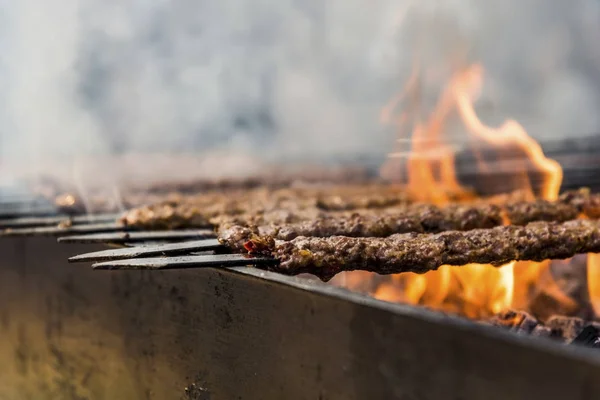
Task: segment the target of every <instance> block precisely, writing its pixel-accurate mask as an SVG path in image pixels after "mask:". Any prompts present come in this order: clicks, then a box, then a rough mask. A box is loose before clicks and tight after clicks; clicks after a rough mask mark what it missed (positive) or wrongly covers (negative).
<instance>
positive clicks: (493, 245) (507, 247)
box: [244, 220, 600, 281]
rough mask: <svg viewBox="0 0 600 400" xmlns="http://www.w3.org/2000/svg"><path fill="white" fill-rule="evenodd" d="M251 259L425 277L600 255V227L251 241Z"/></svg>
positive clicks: (291, 267)
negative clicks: (450, 268)
mask: <svg viewBox="0 0 600 400" xmlns="http://www.w3.org/2000/svg"><path fill="white" fill-rule="evenodd" d="M244 248H245V250H246V251H247V252H248V253H249V254H251V255H268V256H271V257H274V258H276V259H278V260H279V264H277V265H275V266H271V267H268V269H270V270H273V271H276V272H280V273H284V274H288V275H296V274H301V273H310V274H313V275H316V276H318V277H319V278H321V279H322V280H325V281H326V280H329V279H331V278H332V277H333V276H334V275H336V274H338V273H340V272H343V271H353V270H364V271H372V272H376V273H378V274H397V273H401V272H416V273H425V272H427V271H431V270H435V269H437V268H439V267H440V266H442V265H465V264H470V263H478V264H491V265H495V266H500V265H503V264H506V263H508V262H511V261H543V260H547V259H565V258H569V257H572V256H574V255H576V254H581V253H595V252H600V221H598V220H574V221H567V222H563V223H557V222H546V221H543V222H533V223H531V224H528V225H526V226H515V225H510V226H499V227H496V228H492V229H474V230H471V231H466V232H461V231H448V232H442V233H438V234H422V233H405V234H395V235H391V236H388V237H385V238H373V237H369V238H352V237H347V236H330V237H325V238H318V237H303V236H302V237H297V238H295V239H293V240H290V241H281V240H275V239H273V238H272V237H270V236H265V237H254V238H252V239H250V240H249V241H247V242H246V243H245V244H244Z"/></svg>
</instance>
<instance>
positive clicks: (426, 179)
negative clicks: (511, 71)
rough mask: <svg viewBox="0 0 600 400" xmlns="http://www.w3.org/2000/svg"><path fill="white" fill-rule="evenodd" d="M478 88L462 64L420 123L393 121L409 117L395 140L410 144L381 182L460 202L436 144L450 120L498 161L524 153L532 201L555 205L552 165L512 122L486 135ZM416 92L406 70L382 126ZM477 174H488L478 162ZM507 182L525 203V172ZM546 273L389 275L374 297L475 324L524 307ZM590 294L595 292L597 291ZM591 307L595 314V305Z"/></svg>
mask: <svg viewBox="0 0 600 400" xmlns="http://www.w3.org/2000/svg"><path fill="white" fill-rule="evenodd" d="M482 82H483V68H482V67H481V66H480V65H477V64H474V65H470V66H468V67H467V68H464V69H461V70H460V71H458V72H456V73H455V74H454V75H453V76H452V77H451V78H450V80H449V82H448V83H447V85H446V86H445V88H444V89H443V91H442V93H441V95H440V97H439V99H438V101H437V104H436V105H435V107H434V108H433V112H431V113H430V114H429V116H428V117H427V118H426V119H423V120H421V119H420V118H419V116H418V114H419V113H415V112H414V110H412V111H413V112H410V110H409V112H405V113H403V114H401V115H400V117H398V118H397V119H395V120H394V122H396V123H397V124H398V126H399V127H402V126H404V125H405V124H406V123H407V121H409V119H410V118H409V114H410V116H411V117H412V118H413V121H412V127H411V131H410V132H411V134H410V138H404V137H400V138H399V143H407V142H408V141H410V144H411V151H410V152H408V153H406V152H394V153H392V154H390V159H389V161H388V162H387V163H386V164H385V165H384V166H383V167H382V174H385V175H387V176H388V177H390V176H393V175H395V176H394V178H395V179H397V180H402V181H403V182H404V183H405V184H406V188H407V190H408V191H409V192H410V193H411V194H412V195H413V196H414V197H415V198H416V199H418V200H419V201H423V202H430V203H434V204H439V205H443V204H446V203H448V202H449V201H451V200H453V199H456V198H457V196H458V198H459V199H464V198H465V197H466V198H468V197H469V196H468V194H469V191H468V190H467V189H466V188H464V187H463V186H462V185H461V184H460V183H459V181H458V178H457V174H456V170H455V159H454V151H455V150H454V148H453V147H452V146H451V145H449V144H448V143H446V142H445V141H444V140H445V137H444V133H445V130H446V128H447V123H448V120H449V119H450V118H451V117H452V116H456V115H457V116H458V117H459V120H460V121H461V122H462V124H463V126H464V131H465V132H466V133H468V136H467V138H468V139H469V140H470V141H480V142H481V141H483V142H484V143H487V144H488V145H492V146H493V148H494V149H495V150H496V149H497V151H498V156H499V157H501V154H502V153H503V151H506V150H510V151H519V152H520V153H522V154H524V155H525V156H526V159H527V160H528V163H529V164H530V165H532V166H533V168H532V169H533V170H534V171H535V172H536V173H537V174H539V175H541V178H542V183H541V185H540V187H539V188H538V190H537V192H538V193H537V196H536V197H540V198H543V199H547V200H554V199H556V198H557V197H558V194H559V189H560V186H561V183H562V177H563V173H562V168H561V166H560V164H558V163H557V162H556V161H554V160H551V159H549V158H547V157H545V155H544V153H543V151H542V148H541V146H540V145H539V144H538V143H537V142H536V141H535V140H534V139H533V138H531V137H530V136H529V135H528V134H527V132H526V131H525V129H524V128H523V127H522V126H521V125H520V124H519V123H517V122H516V121H513V120H508V121H506V122H505V123H504V124H502V125H501V126H500V127H498V128H492V127H489V126H487V125H485V124H484V123H483V122H482V121H481V120H480V119H479V117H478V116H477V113H476V112H475V108H474V102H475V100H476V99H477V97H478V96H479V93H480V91H481V88H482ZM418 86H419V85H418V74H417V72H416V71H413V74H412V76H411V78H410V80H409V83H408V85H407V88H406V90H405V91H404V92H403V93H402V94H401V95H400V96H399V97H397V98H396V99H394V101H393V103H391V104H390V105H389V106H388V107H386V108H385V109H384V112H383V113H382V116H383V118H384V120H386V121H391V120H393V117H392V115H393V109H394V108H396V107H397V105H398V104H399V103H400V101H402V100H403V98H405V97H407V96H410V94H411V92H412V94H413V96H412V97H418V94H415V91H417V92H418V90H417V88H418ZM412 114H415V115H412ZM403 168H405V169H403ZM479 168H481V169H482V170H483V169H486V168H490V167H489V166H488V165H486V162H485V160H483V159H481V158H480V159H479ZM515 175H518V176H516V179H514V180H511V184H512V186H513V187H512V188H511V189H512V190H514V191H517V190H518V191H523V192H526V193H528V194H529V195H528V197H530V198H533V197H534V196H535V190H534V188H533V187H532V186H531V183H530V180H529V177H528V173H527V170H526V169H525V168H522V171H518V174H515ZM507 222H508V221H507ZM590 260H594V262H595V264H594V265H595V266H596V267H595V268H590V274H595V276H594V277H592V279H590V280H591V281H595V282H600V279H597V278H600V258H598V259H596V258H595V257H591V258H590ZM548 268H549V263H548V262H545V263H534V262H519V263H516V262H512V263H509V264H506V265H504V266H502V267H500V268H496V267H493V266H490V265H480V264H469V265H463V266H443V267H441V268H440V269H439V270H437V271H432V272H429V273H427V274H424V275H418V274H412V273H407V274H399V275H394V276H391V277H390V278H389V279H388V280H387V281H386V282H384V283H381V284H379V285H377V288H376V290H375V291H374V296H375V297H377V298H379V299H381V300H387V301H394V302H405V303H409V304H419V305H424V306H427V307H432V308H436V309H440V310H444V311H448V312H455V313H460V314H463V315H466V316H469V317H472V318H482V317H485V316H489V315H491V314H496V313H499V312H501V311H504V310H506V309H508V308H510V307H511V306H513V305H515V304H517V303H527V300H528V297H529V295H530V293H531V292H532V290H533V289H532V288H534V287H535V285H536V283H537V281H538V279H539V278H540V276H541V275H542V274H543V273H545V272H547V271H548ZM363 278H364V276H363ZM549 286H552V285H549ZM597 291H598V293H600V284H598V288H597ZM599 299H600V297H599ZM567 300H568V299H567ZM565 301H566V300H565ZM595 306H596V307H597V308H598V309H600V301H598V302H597V304H595Z"/></svg>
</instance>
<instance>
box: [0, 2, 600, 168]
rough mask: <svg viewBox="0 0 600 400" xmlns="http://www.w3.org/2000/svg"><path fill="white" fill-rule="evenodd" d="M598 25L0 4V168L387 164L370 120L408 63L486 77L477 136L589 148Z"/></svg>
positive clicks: (420, 7)
mask: <svg viewBox="0 0 600 400" xmlns="http://www.w3.org/2000/svg"><path fill="white" fill-rule="evenodd" d="M599 7H600V2H598V1H595V0H572V1H570V2H564V1H561V0H489V1H486V2H478V1H474V0H471V1H468V0H454V1H450V0H443V1H442V0H428V1H416V0H414V1H408V0H395V1H392V0H377V1H366V0H328V1H323V0H279V1H273V0H268V1H267V0H250V1H249V0H219V1H208V0H179V1H177V2H168V1H164V0H163V1H153V2H144V1H133V0H120V1H116V0H64V1H61V2H49V1H44V0H22V1H9V0H0V10H1V12H0V51H1V54H2V55H1V58H0V106H1V107H0V146H1V149H0V156H1V157H2V158H1V161H0V162H1V164H0V168H4V171H6V170H7V168H10V167H11V166H15V165H19V166H20V167H21V168H22V167H23V165H26V166H27V167H28V168H29V169H30V170H31V171H33V172H37V173H42V172H44V173H49V172H56V171H58V169H56V170H52V169H51V168H50V167H49V165H51V164H49V160H51V159H55V158H57V157H59V158H60V159H62V160H63V161H64V162H65V163H66V164H67V165H69V166H70V167H69V168H70V169H69V168H67V170H69V171H71V172H70V174H71V175H72V176H75V175H78V174H79V172H78V173H77V174H76V173H74V172H73V170H74V169H78V170H80V169H81V168H82V167H81V166H82V165H86V164H87V161H86V160H88V159H91V158H92V157H97V156H102V155H116V154H127V153H131V152H162V153H165V152H175V153H183V152H185V153H192V154H197V157H198V158H199V159H200V158H202V157H203V156H202V154H203V153H211V152H212V153H214V152H216V151H220V152H222V153H224V154H237V153H248V154H250V155H252V156H256V157H258V158H259V159H262V160H271V159H284V160H289V159H296V158H297V159H302V158H310V159H336V158H341V157H343V158H346V159H349V158H352V157H353V156H356V155H365V154H366V155H372V156H383V155H384V154H385V153H386V152H388V151H389V150H390V147H391V145H392V143H393V139H394V132H393V129H392V128H391V127H389V126H385V125H382V124H381V122H380V121H379V111H380V109H381V108H382V107H383V106H384V105H385V104H386V103H387V102H388V101H389V99H390V98H391V97H393V96H394V94H395V93H397V92H398V91H400V90H401V89H402V87H403V84H404V82H405V81H406V79H407V78H408V76H409V74H410V71H411V69H412V67H413V65H414V61H415V60H416V59H418V60H419V62H420V64H421V67H422V68H423V69H424V70H427V69H428V68H433V69H435V68H438V67H441V68H442V69H444V68H445V69H447V70H450V68H451V66H453V65H456V64H457V63H459V64H460V63H462V64H466V63H468V62H481V63H482V64H483V66H484V67H485V68H486V71H487V75H486V82H485V85H486V86H485V91H484V94H483V98H482V99H481V104H482V105H481V115H482V117H483V119H484V120H486V121H488V122H493V123H496V122H500V121H502V120H503V119H505V118H507V117H511V118H514V119H517V120H518V121H519V122H521V123H522V124H523V125H524V126H525V127H526V128H527V129H528V131H529V132H530V134H531V135H532V136H534V137H537V138H559V137H564V136H567V135H568V136H573V135H588V134H593V133H594V132H595V131H597V130H598V129H599V127H600V113H598V111H597V110H598V109H599V106H600V98H599V93H600V80H598V79H596V77H597V76H599V73H600V48H599V47H598V46H597V45H595V40H596V38H597V37H599V34H600V26H599V25H598V24H597V21H598V17H599V16H600V10H599ZM431 75H432V76H433V77H429V78H428V75H424V78H423V79H424V81H423V86H424V93H425V96H424V98H425V99H424V100H423V101H424V107H425V108H427V107H429V106H431V105H432V104H433V102H434V100H435V98H436V95H437V93H438V92H439V89H440V87H441V85H442V83H443V75H444V74H441V76H436V75H435V73H432V74H431ZM195 157H196V156H195ZM130 167H131V166H130ZM146 168H147V166H146ZM173 168H174V169H177V167H176V166H174V167H173ZM100 169H101V171H98V170H97V169H93V170H94V171H95V173H96V174H97V175H101V174H108V175H111V176H113V175H114V174H117V175H132V174H133V175H134V174H135V170H134V169H131V168H130V169H127V170H124V169H122V168H116V167H114V166H113V167H112V168H110V166H104V168H100ZM107 171H110V173H108V172H107ZM78 176H79V175H78ZM73 179H75V178H73ZM77 179H86V178H82V177H79V178H77Z"/></svg>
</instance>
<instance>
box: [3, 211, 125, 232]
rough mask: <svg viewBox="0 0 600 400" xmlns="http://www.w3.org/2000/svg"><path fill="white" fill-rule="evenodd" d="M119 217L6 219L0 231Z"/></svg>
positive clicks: (110, 220) (87, 216)
mask: <svg viewBox="0 0 600 400" xmlns="http://www.w3.org/2000/svg"><path fill="white" fill-rule="evenodd" d="M119 216H120V214H98V215H80V216H69V215H59V216H51V217H50V216H49V217H24V218H8V219H1V220H0V229H5V228H32V227H42V226H58V225H59V224H66V223H71V224H73V225H80V224H97V223H109V222H115V221H117V219H118V218H119Z"/></svg>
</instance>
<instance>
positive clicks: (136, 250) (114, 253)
mask: <svg viewBox="0 0 600 400" xmlns="http://www.w3.org/2000/svg"><path fill="white" fill-rule="evenodd" d="M219 249H227V247H225V246H223V245H222V244H221V243H220V242H219V240H218V239H204V240H193V241H189V242H179V243H167V244H157V245H153V246H141V247H130V248H125V249H112V250H102V251H95V252H93V253H87V254H79V255H76V256H73V257H71V258H69V261H70V262H97V261H112V260H125V259H128V258H141V257H154V256H160V255H164V256H176V255H182V254H190V253H194V252H199V251H209V250H219Z"/></svg>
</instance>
